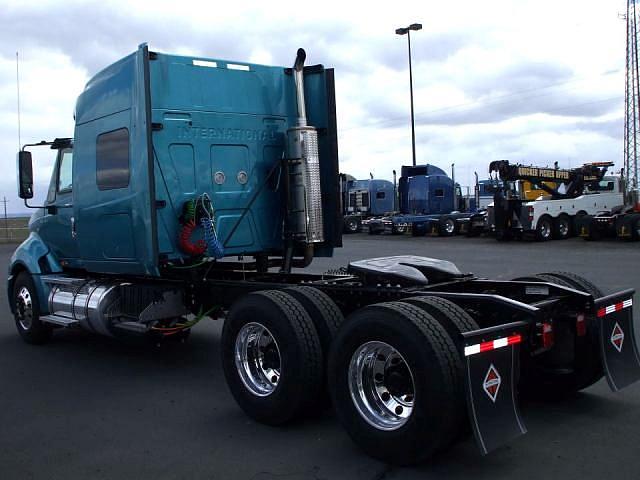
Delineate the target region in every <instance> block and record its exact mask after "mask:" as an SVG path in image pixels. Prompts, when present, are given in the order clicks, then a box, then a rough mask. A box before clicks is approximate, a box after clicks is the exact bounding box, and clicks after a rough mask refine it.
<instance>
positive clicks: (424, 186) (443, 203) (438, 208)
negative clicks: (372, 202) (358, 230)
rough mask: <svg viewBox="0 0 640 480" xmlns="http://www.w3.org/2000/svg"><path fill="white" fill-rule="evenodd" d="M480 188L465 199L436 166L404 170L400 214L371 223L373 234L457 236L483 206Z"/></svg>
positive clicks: (454, 184)
mask: <svg viewBox="0 0 640 480" xmlns="http://www.w3.org/2000/svg"><path fill="white" fill-rule="evenodd" d="M481 191H482V190H481V187H480V185H476V192H475V193H476V194H475V195H474V196H473V197H471V196H470V195H467V196H464V195H463V194H462V189H461V188H460V185H459V184H457V183H456V182H455V181H454V180H453V178H451V177H449V175H447V173H446V172H445V171H444V170H442V169H441V168H439V167H436V166H435V165H430V164H425V165H414V166H403V167H402V168H401V175H400V179H399V181H398V211H396V212H393V213H392V214H390V215H386V216H384V217H374V218H371V219H369V220H368V221H367V226H368V228H369V233H371V234H376V233H384V232H386V233H403V232H405V231H408V230H411V232H412V234H413V235H416V236H420V235H425V234H426V233H428V232H429V233H433V234H437V235H444V236H449V235H454V234H456V233H457V232H458V229H459V226H460V225H464V226H465V227H466V225H467V223H461V221H462V220H467V222H468V219H469V218H470V216H471V213H472V212H475V211H476V210H477V205H478V204H479V202H480V200H479V199H480V193H481Z"/></svg>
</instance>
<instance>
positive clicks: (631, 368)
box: [595, 289, 640, 392]
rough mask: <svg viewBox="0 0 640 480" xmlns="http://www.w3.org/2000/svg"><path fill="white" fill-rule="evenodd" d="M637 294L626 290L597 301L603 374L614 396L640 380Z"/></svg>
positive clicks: (596, 308) (596, 309)
mask: <svg viewBox="0 0 640 480" xmlns="http://www.w3.org/2000/svg"><path fill="white" fill-rule="evenodd" d="M634 293H635V291H634V290H631V289H630V290H625V291H623V292H618V293H614V294H612V295H608V296H606V297H602V298H598V299H597V300H596V301H595V311H596V316H597V318H598V323H599V327H600V351H601V353H602V359H603V366H604V372H605V375H606V377H607V382H608V383H609V387H611V390H613V391H614V392H617V391H618V390H621V389H623V388H624V387H626V386H627V385H630V384H632V383H633V382H635V381H637V380H639V379H640V357H639V356H638V347H637V345H636V338H635V334H634V331H633V294H634Z"/></svg>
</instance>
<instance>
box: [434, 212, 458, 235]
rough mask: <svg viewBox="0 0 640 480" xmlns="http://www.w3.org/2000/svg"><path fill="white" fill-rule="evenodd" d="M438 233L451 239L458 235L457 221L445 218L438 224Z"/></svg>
mask: <svg viewBox="0 0 640 480" xmlns="http://www.w3.org/2000/svg"><path fill="white" fill-rule="evenodd" d="M438 233H439V234H440V236H441V237H451V236H453V235H455V234H456V221H455V219H454V218H452V217H443V218H441V219H440V223H439V224H438Z"/></svg>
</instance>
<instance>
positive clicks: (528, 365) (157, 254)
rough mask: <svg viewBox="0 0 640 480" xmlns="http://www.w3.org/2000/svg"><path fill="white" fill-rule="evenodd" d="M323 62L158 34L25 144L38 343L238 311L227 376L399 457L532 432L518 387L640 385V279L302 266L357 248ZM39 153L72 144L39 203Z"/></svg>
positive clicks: (265, 408)
mask: <svg viewBox="0 0 640 480" xmlns="http://www.w3.org/2000/svg"><path fill="white" fill-rule="evenodd" d="M305 57H306V55H305V53H304V51H303V50H302V49H300V50H299V51H298V53H297V55H296V58H295V62H294V65H293V67H292V68H284V67H267V66H261V65H254V64H249V63H243V62H228V61H224V60H216V59H208V58H207V59H205V58H194V57H185V56H174V55H166V54H161V53H157V52H153V51H151V50H149V49H148V47H147V45H141V46H140V47H139V49H138V50H137V51H136V52H134V53H132V54H131V55H128V56H126V57H125V58H123V59H121V60H120V61H118V62H116V63H114V64H113V65H111V66H109V67H107V68H105V69H104V70H103V71H101V72H99V73H98V74H96V75H95V76H94V77H93V78H92V79H91V80H90V81H89V82H88V83H87V85H86V87H85V89H84V91H83V92H82V93H81V94H80V96H79V98H78V101H77V105H76V109H75V131H74V134H73V137H72V138H71V137H70V138H58V139H55V140H53V141H48V142H40V143H36V144H31V145H25V146H24V147H23V148H22V149H21V151H20V152H19V153H18V157H17V161H18V187H19V195H20V197H21V198H23V199H25V203H26V204H27V205H28V206H30V207H32V208H34V209H35V210H34V214H33V216H32V218H31V220H30V224H29V228H30V235H29V238H28V239H27V240H26V241H25V242H24V243H22V244H21V245H20V246H19V247H18V248H17V249H16V251H15V253H14V255H13V256H12V258H11V262H10V265H9V278H8V282H7V288H8V296H9V304H10V307H11V310H12V313H13V316H14V317H15V324H16V327H17V330H18V333H19V334H20V335H21V337H22V338H23V339H24V340H25V342H27V343H29V344H42V343H44V342H47V341H49V340H51V338H52V337H53V338H55V335H56V330H60V329H73V328H79V329H85V330H88V331H91V332H95V333H97V334H102V335H109V336H112V337H127V336H140V337H149V338H151V339H153V340H154V341H157V342H162V341H169V340H172V339H184V338H185V337H186V336H187V335H188V333H189V332H190V331H191V329H192V328H193V327H194V326H195V325H196V323H197V322H198V321H200V320H201V319H202V318H205V317H207V318H213V319H220V320H224V326H223V330H222V337H221V340H220V341H221V349H220V350H221V352H222V365H223V370H224V373H225V377H226V381H227V384H228V387H229V389H230V391H231V393H232V395H233V396H234V398H235V399H236V401H237V402H238V404H239V406H240V407H241V408H242V409H243V410H244V411H245V412H246V413H247V414H248V415H249V416H251V417H252V418H254V419H256V420H257V421H259V422H263V423H266V424H270V425H282V424H286V423H287V422H290V421H293V420H296V419H299V418H302V417H305V416H308V415H314V414H316V412H318V411H320V410H322V409H324V408H327V407H329V406H330V405H331V404H332V405H333V408H334V409H335V411H336V413H337V417H338V419H339V420H340V422H341V423H342V424H343V425H344V427H345V428H346V430H347V431H348V433H349V434H350V436H351V437H352V438H353V440H354V441H355V442H356V443H357V444H358V445H359V446H360V447H361V448H362V449H364V450H365V451H366V452H367V453H368V454H370V455H372V456H374V457H376V458H379V459H382V460H384V461H387V462H393V463H398V464H411V463H416V462H420V461H422V460H425V459H426V458H428V457H430V456H432V455H433V454H435V453H436V452H439V451H442V450H443V449H445V448H446V447H448V446H449V445H451V444H452V443H453V442H455V441H456V440H457V439H459V438H460V437H461V433H463V432H465V431H468V430H469V427H468V425H469V424H470V426H471V428H470V429H471V430H472V431H473V433H474V435H475V437H476V439H477V442H478V445H479V447H480V449H481V451H482V452H483V453H487V452H489V451H491V450H492V449H494V448H496V447H498V446H499V445H502V444H503V443H504V442H506V441H508V440H510V439H512V438H514V437H516V436H518V435H520V434H523V433H524V432H525V427H524V424H523V422H522V419H521V417H520V415H519V412H518V402H517V396H518V395H521V394H522V395H537V396H550V397H553V396H558V395H564V394H568V393H571V392H575V391H577V390H581V389H583V388H586V387H588V386H589V385H592V384H593V383H594V382H596V381H598V380H599V379H601V378H602V377H603V376H606V378H607V380H608V382H609V384H610V386H611V388H612V389H614V390H618V389H620V388H623V387H624V386H626V385H628V384H630V383H632V382H634V381H635V380H637V378H638V376H639V373H640V364H639V362H638V356H637V349H636V345H635V339H634V332H633V316H632V303H633V294H634V291H633V290H624V291H621V292H617V293H614V294H611V295H607V296H605V295H603V294H602V292H601V291H600V290H598V288H597V287H595V286H594V285H593V284H591V283H589V282H588V281H586V280H585V279H583V278H580V277H578V276H576V275H573V274H571V273H557V272H556V273H545V274H537V275H532V276H530V277H526V278H520V279H515V280H513V281H494V280H487V279H482V278H479V277H477V276H475V275H473V274H470V273H464V272H461V271H460V270H459V269H458V268H457V267H456V266H455V265H454V264H453V263H451V262H448V261H445V260H437V259H431V258H425V257H417V256H411V255H404V256H392V257H384V258H374V259H368V260H361V261H354V262H351V263H350V264H349V265H348V267H347V268H346V270H345V271H344V272H338V273H336V274H330V275H329V274H327V275H315V274H309V273H306V272H305V270H304V269H303V268H304V267H305V266H308V265H309V263H310V262H312V261H313V258H314V257H317V256H328V255H331V254H332V251H333V249H335V248H338V247H340V246H341V234H342V225H341V221H342V206H341V204H340V185H339V183H340V181H339V175H338V171H339V170H338V145H337V140H336V139H337V127H336V118H335V89H334V72H333V70H332V69H328V68H325V67H323V66H321V65H315V66H305V65H304V62H305ZM34 148H51V149H53V152H55V154H56V155H57V158H56V163H55V167H54V170H53V175H52V178H51V183H50V186H49V190H48V194H47V197H46V200H45V201H44V202H43V204H41V205H32V204H31V203H29V202H33V201H34V200H33V197H34V192H33V189H34V188H33V187H34V186H33V165H32V158H31V150H33V149H34ZM202 414H203V415H207V412H202Z"/></svg>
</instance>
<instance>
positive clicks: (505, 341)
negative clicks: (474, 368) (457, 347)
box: [464, 335, 522, 357]
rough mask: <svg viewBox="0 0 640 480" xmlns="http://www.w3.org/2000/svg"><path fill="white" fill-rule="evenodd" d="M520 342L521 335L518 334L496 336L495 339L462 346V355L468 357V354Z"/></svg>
mask: <svg viewBox="0 0 640 480" xmlns="http://www.w3.org/2000/svg"><path fill="white" fill-rule="evenodd" d="M520 342H522V336H520V335H511V336H510V337H502V338H496V339H495V340H490V341H488V342H482V343H476V344H474V345H469V346H468V347H464V356H465V357H468V356H470V355H475V354H477V353H482V352H488V351H490V350H496V349H498V348H502V347H507V346H509V345H514V344H516V343H520Z"/></svg>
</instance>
